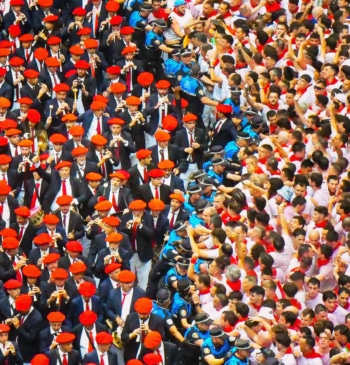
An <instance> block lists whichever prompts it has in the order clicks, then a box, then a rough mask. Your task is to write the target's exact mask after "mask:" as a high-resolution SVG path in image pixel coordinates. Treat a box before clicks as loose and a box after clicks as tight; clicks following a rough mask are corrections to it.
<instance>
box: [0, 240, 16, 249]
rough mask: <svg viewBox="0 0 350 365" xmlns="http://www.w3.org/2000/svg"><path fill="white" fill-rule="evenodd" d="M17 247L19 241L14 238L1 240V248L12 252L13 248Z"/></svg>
mask: <svg viewBox="0 0 350 365" xmlns="http://www.w3.org/2000/svg"><path fill="white" fill-rule="evenodd" d="M18 246H19V241H18V239H17V238H15V237H5V238H4V239H3V240H2V248H5V249H8V250H12V249H14V248H18Z"/></svg>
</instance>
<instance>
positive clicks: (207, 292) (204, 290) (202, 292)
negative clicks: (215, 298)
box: [198, 287, 210, 295]
mask: <svg viewBox="0 0 350 365" xmlns="http://www.w3.org/2000/svg"><path fill="white" fill-rule="evenodd" d="M209 293H210V287H209V288H208V289H203V290H200V291H199V293H198V294H199V295H205V294H209Z"/></svg>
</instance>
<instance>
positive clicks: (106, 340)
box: [82, 332, 118, 365]
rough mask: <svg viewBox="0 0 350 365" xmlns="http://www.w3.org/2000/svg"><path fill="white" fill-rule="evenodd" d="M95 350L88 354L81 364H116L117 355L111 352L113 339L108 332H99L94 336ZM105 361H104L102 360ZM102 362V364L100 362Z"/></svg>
mask: <svg viewBox="0 0 350 365" xmlns="http://www.w3.org/2000/svg"><path fill="white" fill-rule="evenodd" d="M96 342H97V349H95V350H94V351H92V352H91V353H88V354H87V355H86V356H85V358H84V360H83V362H82V364H84V365H86V364H88V363H94V364H100V365H101V364H102V363H104V364H106V363H107V361H108V364H110V365H111V364H117V363H118V360H117V354H116V353H115V352H114V351H111V350H110V349H111V346H112V343H113V337H112V335H110V334H109V333H108V332H100V333H98V334H97V335H96ZM104 359H105V360H104ZM102 361H103V362H102Z"/></svg>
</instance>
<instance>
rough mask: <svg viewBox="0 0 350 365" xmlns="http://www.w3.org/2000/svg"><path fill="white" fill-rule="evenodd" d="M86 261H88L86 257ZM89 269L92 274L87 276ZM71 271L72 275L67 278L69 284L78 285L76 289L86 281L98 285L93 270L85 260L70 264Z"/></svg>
mask: <svg viewBox="0 0 350 365" xmlns="http://www.w3.org/2000/svg"><path fill="white" fill-rule="evenodd" d="M71 242H74V241H71ZM84 261H85V262H86V259H85V258H84ZM87 271H89V272H90V274H89V275H90V276H87ZM69 273H70V275H71V276H70V277H69V278H68V279H67V284H71V285H73V286H74V287H76V289H79V288H80V286H81V284H82V283H84V282H88V283H90V284H93V285H96V284H95V279H93V278H92V277H91V276H92V272H91V270H90V269H89V270H88V268H87V266H86V264H85V263H84V262H83V261H76V262H73V264H71V265H70V266H69Z"/></svg>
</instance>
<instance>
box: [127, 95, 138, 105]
mask: <svg viewBox="0 0 350 365" xmlns="http://www.w3.org/2000/svg"><path fill="white" fill-rule="evenodd" d="M125 102H126V104H127V105H140V104H141V99H140V98H139V97H137V96H128V97H127V98H126V99H125Z"/></svg>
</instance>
